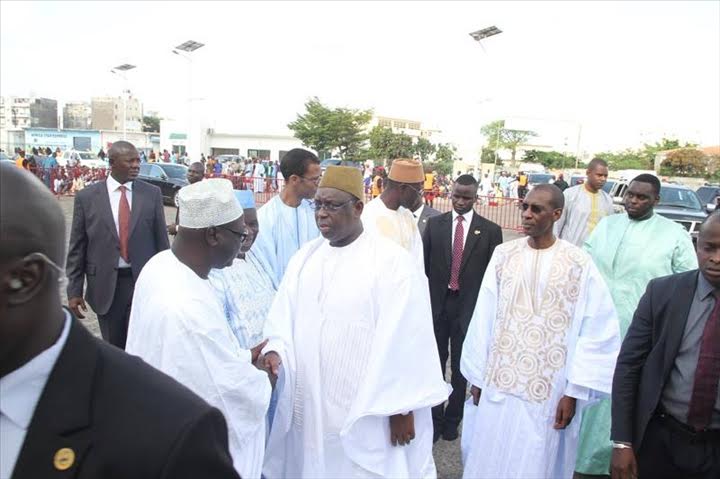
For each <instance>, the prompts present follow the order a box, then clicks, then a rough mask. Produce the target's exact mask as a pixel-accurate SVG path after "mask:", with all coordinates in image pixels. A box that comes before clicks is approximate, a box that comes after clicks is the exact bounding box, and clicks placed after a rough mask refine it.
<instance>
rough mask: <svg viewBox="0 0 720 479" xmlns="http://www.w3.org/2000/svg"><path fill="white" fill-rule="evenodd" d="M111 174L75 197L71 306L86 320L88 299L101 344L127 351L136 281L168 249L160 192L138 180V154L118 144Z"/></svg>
mask: <svg viewBox="0 0 720 479" xmlns="http://www.w3.org/2000/svg"><path fill="white" fill-rule="evenodd" d="M108 158H109V162H110V175H109V176H108V178H107V180H106V181H101V182H99V183H96V184H94V185H91V186H89V187H87V188H85V189H83V190H82V191H80V192H79V193H78V194H77V196H76V197H75V207H74V210H73V223H72V229H71V231H70V249H69V252H68V258H67V275H68V287H67V295H68V305H69V307H70V309H71V310H72V311H73V313H74V314H75V315H76V316H77V317H79V318H81V319H82V318H84V316H83V314H82V312H81V309H82V311H87V307H86V306H85V301H84V300H83V286H84V283H85V280H87V290H86V291H85V298H86V299H87V302H88V303H89V304H90V306H91V307H92V309H93V310H94V311H95V313H97V315H98V322H99V323H100V332H101V333H102V337H103V339H105V340H106V341H108V342H110V344H113V345H115V346H117V347H119V348H123V349H124V348H125V340H126V338H127V327H128V320H129V318H130V305H131V303H132V293H133V289H134V287H135V280H136V279H137V277H138V276H139V275H140V271H141V270H142V268H143V266H145V263H147V261H148V260H149V259H150V258H152V257H153V256H155V254H156V253H159V252H160V251H163V250H166V249H168V248H169V247H170V243H169V241H168V236H167V229H166V226H165V213H164V211H163V203H162V194H161V192H160V189H159V188H158V187H156V186H154V185H150V184H147V183H145V182H143V181H136V180H135V178H136V177H137V175H138V172H139V171H140V157H139V154H138V151H137V149H135V147H134V146H133V145H132V144H130V143H128V142H126V141H118V142H116V143H114V144H113V146H112V147H111V148H110V150H109V151H108Z"/></svg>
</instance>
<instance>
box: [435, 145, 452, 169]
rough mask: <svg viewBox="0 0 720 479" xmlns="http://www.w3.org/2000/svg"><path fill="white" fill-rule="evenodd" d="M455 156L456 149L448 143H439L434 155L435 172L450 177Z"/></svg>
mask: <svg viewBox="0 0 720 479" xmlns="http://www.w3.org/2000/svg"><path fill="white" fill-rule="evenodd" d="M456 154H457V149H456V148H455V146H454V145H451V144H450V143H440V144H439V145H438V146H437V152H436V153H435V163H434V166H435V171H437V172H438V173H439V174H441V175H451V174H452V172H453V164H454V163H455V158H456Z"/></svg>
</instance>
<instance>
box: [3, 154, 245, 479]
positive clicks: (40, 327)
mask: <svg viewBox="0 0 720 479" xmlns="http://www.w3.org/2000/svg"><path fill="white" fill-rule="evenodd" d="M64 255H65V221H64V219H63V213H62V211H61V210H60V207H59V205H58V203H57V201H56V200H55V199H54V198H53V197H52V194H51V193H50V192H49V191H48V190H47V188H45V187H44V186H43V184H42V183H41V182H40V181H39V180H38V179H36V178H35V177H33V175H32V174H30V173H29V172H27V171H23V170H20V169H17V168H15V167H14V166H12V165H9V166H8V165H5V164H3V165H0V393H1V394H2V402H1V403H0V477H3V478H6V477H12V478H14V479H24V478H27V479H35V478H51V477H74V478H87V479H96V478H102V477H108V478H109V477H117V478H120V477H127V478H137V479H140V478H147V479H150V478H168V479H169V478H188V479H189V478H197V477H213V478H215V477H218V478H227V479H237V477H238V476H237V473H236V472H235V470H234V469H233V465H232V459H231V457H230V453H229V452H228V433H227V426H226V423H225V419H224V418H223V416H222V414H221V413H220V412H219V411H218V410H217V409H214V408H212V407H210V406H209V405H208V404H207V403H205V402H204V401H203V400H202V399H200V398H199V397H197V396H196V395H195V394H193V393H192V392H190V390H188V389H187V388H185V387H183V386H181V385H180V384H178V383H177V382H175V381H174V380H172V379H171V378H169V377H168V376H166V375H164V374H162V373H160V372H159V371H157V370H155V369H153V368H151V367H150V366H148V365H147V364H145V363H143V362H142V361H141V360H139V359H137V358H134V357H132V356H129V355H127V354H125V353H124V352H122V351H119V350H118V349H117V348H114V347H112V346H109V345H108V344H106V343H104V342H102V341H100V340H98V339H95V338H94V337H93V336H92V335H91V334H90V333H89V332H88V331H87V330H86V329H85V328H84V327H83V326H82V324H80V323H79V322H78V321H77V320H76V319H75V318H73V316H72V315H71V314H70V311H68V310H66V309H63V308H62V306H61V304H60V294H59V282H60V279H61V278H62V275H63V269H62V267H61V266H59V264H62V261H63V258H64Z"/></svg>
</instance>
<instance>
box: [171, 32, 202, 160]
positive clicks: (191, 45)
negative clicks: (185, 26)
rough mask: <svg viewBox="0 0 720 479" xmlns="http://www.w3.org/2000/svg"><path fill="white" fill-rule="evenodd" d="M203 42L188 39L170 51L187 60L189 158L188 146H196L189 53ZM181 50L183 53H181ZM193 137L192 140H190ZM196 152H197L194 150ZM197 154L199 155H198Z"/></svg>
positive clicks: (187, 153)
mask: <svg viewBox="0 0 720 479" xmlns="http://www.w3.org/2000/svg"><path fill="white" fill-rule="evenodd" d="M204 46H205V44H204V43H200V42H196V41H194V40H188V41H186V42H184V43H181V44H180V45H178V46H176V47H175V48H173V50H172V52H173V53H174V54H175V55H177V56H179V57H181V58H184V59H185V60H186V61H187V62H188V107H187V110H188V112H187V115H188V121H187V128H188V131H187V136H186V145H185V154H186V155H187V158H188V159H190V158H191V157H190V146H191V145H192V147H193V148H197V147H198V146H197V145H195V142H194V138H195V132H194V128H193V108H192V101H193V99H192V72H193V70H192V57H191V55H190V53H192V52H194V51H195V50H197V49H198V48H202V47H204ZM181 52H183V53H184V54H183V53H181ZM191 139H193V141H191ZM195 153H196V154H197V152H195ZM198 156H199V155H198Z"/></svg>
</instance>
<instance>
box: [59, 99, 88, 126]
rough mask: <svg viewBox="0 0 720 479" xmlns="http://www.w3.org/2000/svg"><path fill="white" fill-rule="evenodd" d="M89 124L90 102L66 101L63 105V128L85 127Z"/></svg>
mask: <svg viewBox="0 0 720 479" xmlns="http://www.w3.org/2000/svg"><path fill="white" fill-rule="evenodd" d="M91 124H92V123H91V110H90V103H87V102H77V103H66V104H65V106H63V124H62V126H63V128H66V129H87V128H90V127H91Z"/></svg>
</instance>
